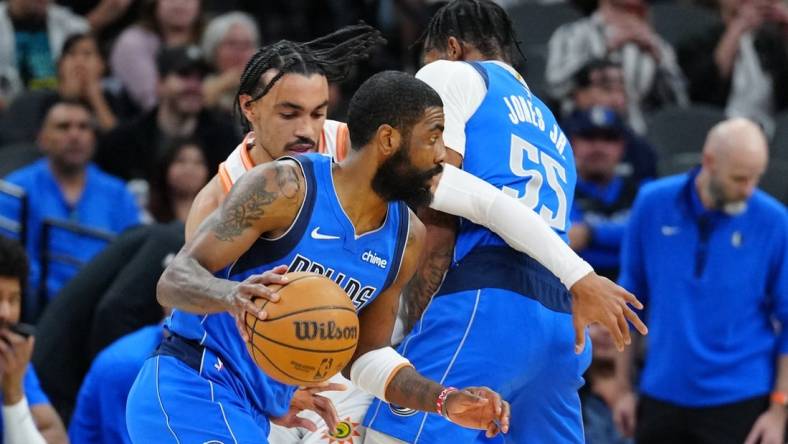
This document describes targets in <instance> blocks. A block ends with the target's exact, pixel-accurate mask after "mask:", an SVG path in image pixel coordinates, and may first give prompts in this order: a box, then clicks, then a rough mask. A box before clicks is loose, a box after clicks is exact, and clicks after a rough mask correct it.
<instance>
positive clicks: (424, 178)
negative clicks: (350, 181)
mask: <svg viewBox="0 0 788 444" xmlns="http://www.w3.org/2000/svg"><path fill="white" fill-rule="evenodd" d="M409 150H410V145H407V146H403V147H401V148H400V149H399V150H398V151H397V152H396V153H395V154H394V155H393V156H391V157H389V158H388V159H386V161H385V162H383V164H382V165H381V166H380V168H378V171H377V172H376V173H375V177H373V178H372V189H373V190H374V191H375V192H376V193H378V195H379V196H380V197H382V198H383V199H385V200H386V201H388V202H391V201H395V200H401V201H403V202H405V203H406V204H407V205H408V206H409V207H410V208H412V209H414V210H415V209H416V208H419V207H422V206H426V205H429V203H430V202H432V191H430V179H432V178H433V177H434V176H435V175H437V174H440V173H441V172H442V171H443V166H442V165H438V166H436V167H435V168H432V169H429V170H427V171H422V170H419V169H418V168H416V167H414V166H413V165H412V164H411V163H410V159H409V157H408V151H409Z"/></svg>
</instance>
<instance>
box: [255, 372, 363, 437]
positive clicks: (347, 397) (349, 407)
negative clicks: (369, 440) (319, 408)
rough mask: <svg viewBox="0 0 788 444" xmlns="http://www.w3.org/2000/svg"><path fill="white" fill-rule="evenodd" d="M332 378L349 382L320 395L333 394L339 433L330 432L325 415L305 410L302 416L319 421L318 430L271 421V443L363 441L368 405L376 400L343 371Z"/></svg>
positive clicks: (329, 396) (329, 395)
mask: <svg viewBox="0 0 788 444" xmlns="http://www.w3.org/2000/svg"><path fill="white" fill-rule="evenodd" d="M328 382H334V383H337V384H344V385H345V386H347V390H344V391H340V392H323V393H320V396H325V397H326V398H329V399H330V400H331V402H333V403H334V407H335V408H336V409H337V414H338V416H339V425H337V432H338V433H337V434H336V435H335V436H330V435H329V430H328V427H326V423H325V421H323V418H321V417H320V415H318V414H317V413H315V412H313V411H310V410H305V411H303V412H301V413H299V414H298V416H300V417H302V418H305V419H308V420H310V421H312V422H314V423H315V425H317V431H316V432H310V431H309V430H307V429H304V428H301V427H298V428H288V427H282V426H278V425H276V424H271V433H269V434H268V441H269V442H270V443H271V444H296V443H298V444H318V443H321V444H323V443H325V444H329V443H331V444H361V443H362V442H363V441H364V427H363V426H362V425H361V424H362V422H363V421H364V415H366V413H367V408H368V407H369V405H370V404H371V403H372V399H373V396H372V395H370V394H369V393H367V392H365V391H363V390H361V389H359V388H357V387H355V386H354V385H353V384H352V383H351V382H350V381H348V380H347V379H345V378H344V377H343V376H342V374H341V373H338V374H337V375H336V376H334V377H333V378H331V379H330V380H329V381H328Z"/></svg>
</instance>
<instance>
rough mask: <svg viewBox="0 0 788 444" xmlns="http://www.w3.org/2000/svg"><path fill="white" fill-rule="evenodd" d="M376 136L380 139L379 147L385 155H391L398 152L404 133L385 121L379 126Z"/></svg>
mask: <svg viewBox="0 0 788 444" xmlns="http://www.w3.org/2000/svg"><path fill="white" fill-rule="evenodd" d="M375 137H376V138H377V141H378V143H377V146H378V149H379V150H380V153H381V154H383V156H384V157H389V156H391V155H392V154H394V153H395V152H397V150H398V149H399V146H400V141H401V140H402V135H401V134H400V132H399V131H397V129H396V128H394V127H393V126H391V125H388V124H385V123H384V124H383V125H380V126H379V127H378V131H377V133H376V134H375Z"/></svg>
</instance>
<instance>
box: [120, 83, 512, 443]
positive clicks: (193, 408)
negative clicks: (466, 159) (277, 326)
mask: <svg viewBox="0 0 788 444" xmlns="http://www.w3.org/2000/svg"><path fill="white" fill-rule="evenodd" d="M441 105H442V104H441V100H440V97H439V96H438V95H437V93H435V91H434V90H432V89H431V88H430V87H429V86H427V85H426V84H425V83H423V82H421V81H419V80H417V79H415V78H413V77H412V76H409V75H407V74H404V73H397V72H384V73H380V74H377V75H375V76H373V77H372V78H370V79H369V80H367V81H366V82H365V83H364V84H363V85H362V86H361V87H360V88H359V90H358V91H357V92H356V94H355V95H354V97H353V99H352V100H351V105H350V111H349V119H348V127H349V129H350V133H351V140H354V141H355V142H354V144H353V145H352V148H353V149H352V150H351V152H350V153H349V155H348V157H347V158H346V159H345V160H344V161H343V162H341V163H339V164H335V163H333V162H332V160H331V159H330V158H328V157H326V156H322V155H316V154H310V155H305V156H302V157H299V158H284V159H281V160H278V161H274V162H269V163H266V164H264V165H261V166H258V167H255V168H253V169H252V170H250V171H248V172H247V173H246V174H244V175H243V177H242V178H241V179H240V180H239V181H238V182H237V183H236V184H235V185H234V186H233V188H232V190H231V192H230V194H229V195H228V197H227V198H226V199H225V201H224V202H223V203H222V205H221V207H220V208H219V209H218V210H217V211H216V212H214V213H212V214H211V215H210V216H209V217H208V218H207V219H206V220H205V222H204V223H203V224H202V225H201V226H200V229H199V230H198V232H197V233H196V235H195V237H194V238H193V239H192V240H190V241H189V242H187V244H186V245H185V246H184V248H183V250H182V251H181V252H179V254H178V255H177V256H176V258H175V259H174V260H173V261H172V263H171V264H170V265H169V266H168V268H167V269H166V270H165V272H164V274H163V275H162V278H161V281H160V282H159V286H158V298H159V301H160V302H161V303H162V304H163V305H165V306H171V307H173V308H174V309H175V310H174V312H173V314H172V315H171V317H170V319H169V321H168V323H167V328H168V330H169V332H170V334H171V336H170V337H169V338H168V339H167V340H166V341H165V342H163V343H162V345H161V346H160V347H159V349H158V351H157V353H156V354H155V356H153V357H151V358H149V359H148V360H147V361H146V363H145V365H144V366H143V369H142V371H141V372H140V374H139V375H138V377H137V380H136V381H135V384H134V387H133V388H132V390H131V393H130V394H129V400H128V409H127V423H128V428H129V433H130V436H131V439H132V441H133V442H138V443H150V442H184V443H187V442H188V443H191V442H212V443H213V442H225V443H229V442H238V443H261V442H262V443H265V442H267V439H266V437H267V434H268V428H269V423H268V421H269V418H271V417H279V416H282V415H283V414H284V413H285V412H286V411H287V410H288V407H289V403H290V398H291V396H292V394H293V392H294V391H295V387H292V386H288V385H284V384H281V383H278V382H276V381H274V380H272V379H271V378H269V377H268V376H266V375H265V374H264V373H263V372H262V371H260V370H259V369H258V368H257V367H256V365H255V364H254V361H253V360H252V359H251V357H250V356H249V354H248V352H247V350H246V346H245V343H244V340H243V339H242V337H241V334H239V331H238V328H237V325H236V319H241V318H242V316H243V315H244V314H245V313H247V312H250V313H253V314H255V315H256V316H258V317H259V318H260V319H265V317H266V314H265V312H262V311H259V310H258V309H257V308H256V306H255V305H254V303H253V302H252V298H255V297H261V298H266V299H268V300H269V301H271V302H273V303H276V302H277V300H278V295H276V294H275V293H274V292H272V291H271V290H270V289H269V288H268V287H267V286H266V285H269V284H284V285H286V283H287V282H286V278H284V277H283V276H282V274H283V273H284V272H285V271H287V270H288V269H290V270H291V271H300V270H304V269H312V268H313V267H314V266H317V267H319V268H320V269H323V270H332V271H333V273H331V277H332V278H333V279H335V280H336V281H337V282H338V283H339V284H340V286H343V288H344V289H345V291H346V292H348V296H349V297H350V298H351V300H352V301H353V302H354V304H355V305H356V307H357V310H358V311H359V321H360V334H359V343H358V347H357V350H356V352H355V355H354V357H353V359H352V360H351V362H350V363H349V364H348V366H347V367H346V368H345V370H343V372H344V373H345V376H347V377H349V378H350V380H351V381H353V383H354V384H356V385H357V386H359V387H361V388H362V389H364V390H366V391H368V392H370V393H373V394H375V395H376V396H377V397H379V398H383V399H386V400H389V401H391V402H394V403H396V404H398V405H403V406H406V407H408V408H412V409H416V410H422V411H439V412H440V414H441V415H443V416H444V417H445V418H446V419H445V420H447V421H452V422H453V423H455V424H459V425H462V426H465V427H471V428H474V429H478V430H484V431H485V433H487V434H489V435H490V436H493V435H495V434H497V433H498V432H506V430H507V429H508V424H509V409H508V404H506V403H505V402H503V401H501V399H500V397H499V396H498V395H497V393H495V392H493V391H491V390H489V389H486V388H477V387H470V388H466V389H464V390H456V389H451V388H447V387H443V386H442V385H440V384H438V383H435V382H433V381H430V380H428V379H425V378H424V377H422V376H421V375H420V374H419V373H417V372H416V370H415V369H414V368H413V367H412V366H411V365H410V364H409V363H408V362H407V360H405V359H404V358H402V357H401V356H400V355H398V354H397V353H396V352H395V351H394V350H393V349H391V348H389V347H388V344H389V339H390V336H391V330H392V326H393V324H394V318H395V316H396V312H397V306H398V300H399V293H400V290H401V289H402V286H403V285H404V284H405V283H406V282H408V281H409V280H410V278H411V277H412V275H413V273H414V271H415V268H416V266H417V262H418V259H419V256H420V254H421V250H422V246H423V242H424V228H423V225H422V224H421V222H419V220H418V219H417V218H416V217H415V216H414V215H413V214H412V213H411V212H410V211H409V210H408V208H407V206H406V203H407V204H409V205H414V206H418V205H424V204H426V203H428V202H429V201H430V199H431V193H430V187H431V185H432V183H431V182H432V181H433V180H434V178H435V176H436V175H437V174H439V173H440V172H441V170H442V166H441V163H442V161H443V156H444V148H443V143H442V130H443V112H442V108H441ZM371 254H373V255H374V256H376V257H378V258H381V259H382V260H380V261H369V260H368V259H365V258H368V257H369V256H370V255H371ZM278 264H289V265H278ZM220 270H222V272H221V276H224V278H223V277H218V276H215V275H214V274H213V273H218V272H219V271H220Z"/></svg>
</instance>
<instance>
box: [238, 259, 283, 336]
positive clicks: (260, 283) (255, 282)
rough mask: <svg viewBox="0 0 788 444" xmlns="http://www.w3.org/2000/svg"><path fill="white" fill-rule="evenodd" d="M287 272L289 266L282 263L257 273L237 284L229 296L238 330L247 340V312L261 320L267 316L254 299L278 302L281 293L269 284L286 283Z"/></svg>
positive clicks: (280, 284)
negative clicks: (245, 317) (245, 318)
mask: <svg viewBox="0 0 788 444" xmlns="http://www.w3.org/2000/svg"><path fill="white" fill-rule="evenodd" d="M285 273H287V266H286V265H280V266H278V267H276V268H273V269H272V270H268V271H266V272H264V273H262V274H255V275H252V276H249V277H248V278H246V279H245V280H244V281H243V282H241V283H239V284H238V285H236V286H235V290H234V291H233V292H232V293H231V294H230V295H229V297H228V302H227V305H228V309H227V311H229V312H230V313H232V314H233V316H234V317H235V322H236V325H237V326H238V331H240V332H241V336H242V337H243V338H244V340H245V341H248V340H249V336H248V333H247V332H246V323H245V321H244V316H245V313H247V312H248V313H250V314H252V315H253V316H256V317H257V318H258V319H260V320H264V319H265V318H266V316H267V314H266V312H265V310H262V309H259V308H258V307H257V305H255V303H254V300H255V299H258V298H263V299H267V300H269V301H271V302H278V301H279V295H278V294H277V293H276V290H273V289H271V288H268V286H269V285H279V286H282V285H286V284H287V278H286V277H285V276H284V274H285Z"/></svg>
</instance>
